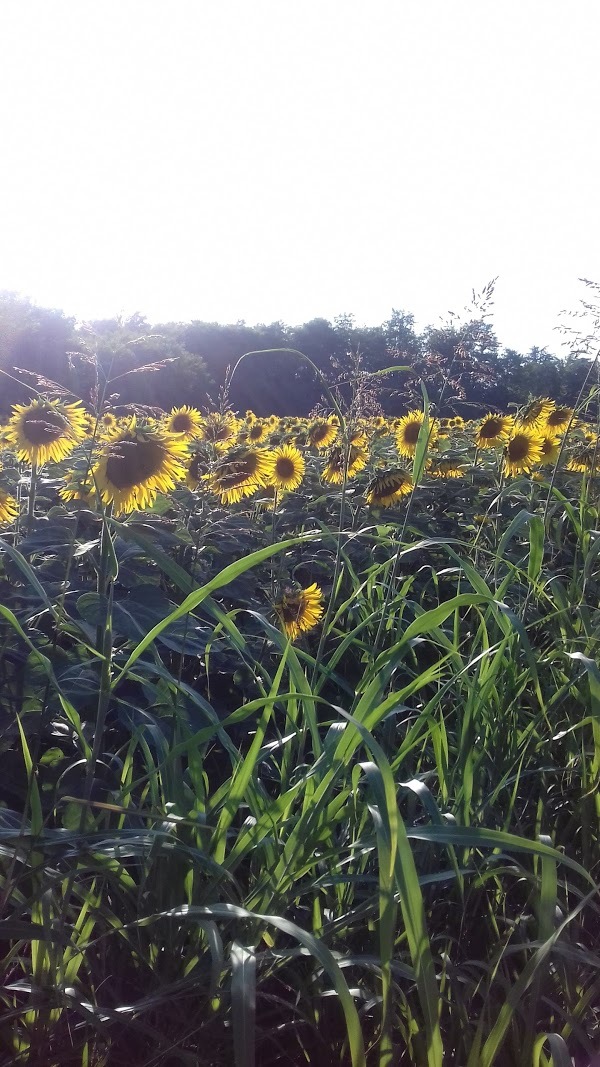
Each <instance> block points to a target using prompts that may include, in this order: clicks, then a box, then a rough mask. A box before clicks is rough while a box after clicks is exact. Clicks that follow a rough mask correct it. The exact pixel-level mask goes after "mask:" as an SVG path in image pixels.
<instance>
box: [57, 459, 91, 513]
mask: <svg viewBox="0 0 600 1067" xmlns="http://www.w3.org/2000/svg"><path fill="white" fill-rule="evenodd" d="M58 495H59V497H60V498H61V500H64V501H65V503H70V502H71V501H72V500H76V501H78V502H80V503H81V504H86V505H87V507H89V508H92V507H93V506H94V504H95V502H96V486H95V484H94V479H93V477H92V472H91V471H90V470H89V468H88V469H85V468H82V469H78V468H75V469H74V470H72V471H69V472H68V474H65V484H64V485H63V486H62V487H61V488H60V489H59V490H58Z"/></svg>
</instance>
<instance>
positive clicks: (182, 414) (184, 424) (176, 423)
mask: <svg viewBox="0 0 600 1067" xmlns="http://www.w3.org/2000/svg"><path fill="white" fill-rule="evenodd" d="M163 426H164V428H165V430H166V431H167V433H180V434H182V435H183V437H184V439H185V440H186V441H191V440H192V438H194V437H200V436H201V434H202V415H201V414H200V412H199V411H198V409H197V408H191V407H189V406H188V405H187V404H184V406H183V407H181V408H172V410H171V411H170V413H169V414H168V415H167V417H166V419H165V420H164V422H163Z"/></svg>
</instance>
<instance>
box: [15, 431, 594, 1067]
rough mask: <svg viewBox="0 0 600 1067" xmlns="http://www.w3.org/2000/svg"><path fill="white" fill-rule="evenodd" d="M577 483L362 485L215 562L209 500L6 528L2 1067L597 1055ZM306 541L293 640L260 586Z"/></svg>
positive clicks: (589, 491)
mask: <svg viewBox="0 0 600 1067" xmlns="http://www.w3.org/2000/svg"><path fill="white" fill-rule="evenodd" d="M427 438H428V428H427V424H425V426H424V430H423V433H422V436H421V439H420V442H419V451H418V456H417V462H418V464H420V469H421V471H422V470H423V467H424V463H425V458H426V449H427ZM574 484H575V482H574V481H572V482H570V483H568V484H567V483H566V482H564V481H561V479H557V478H554V477H553V478H551V479H550V480H549V481H547V482H532V481H531V480H529V479H522V480H521V481H519V480H517V481H514V482H512V483H511V484H510V487H508V486H506V485H502V484H500V485H499V486H498V491H497V494H496V496H495V498H494V500H493V502H492V504H490V507H489V508H488V512H489V514H486V515H485V516H483V517H481V518H478V519H475V518H474V515H473V512H474V509H475V503H474V499H475V496H476V487H472V486H470V483H469V486H467V489H465V494H466V496H465V498H464V500H463V502H462V503H459V504H458V505H455V511H454V513H453V514H452V508H451V506H450V505H451V504H452V502H449V501H447V500H446V502H445V503H443V502H442V500H443V498H442V494H443V492H444V490H443V488H440V489H439V499H438V498H436V495H435V493H434V494H433V496H431V494H430V496H429V497H428V496H427V494H426V493H423V494H421V495H420V496H419V495H418V494H415V495H414V498H411V500H412V503H411V505H410V508H407V510H406V511H405V512H404V518H403V521H402V522H401V523H398V522H392V521H388V520H386V518H385V516H376V517H375V518H374V519H373V520H372V521H370V522H369V523H368V524H364V523H363V521H362V520H361V516H360V513H359V510H358V509H357V508H355V507H354V506H353V503H352V499H351V496H349V497H348V498H346V486H345V484H344V485H343V486H342V493H341V500H342V510H341V514H342V521H341V522H340V523H339V525H338V526H337V527H336V525H335V524H334V523H331V522H329V523H328V522H327V521H325V519H322V520H319V517H318V515H317V517H316V518H315V519H314V521H313V518H312V517H311V516H307V517H306V519H305V521H304V529H299V528H298V525H299V524H298V523H297V521H296V519H293V520H290V524H291V525H293V524H294V522H295V524H296V530H295V533H294V535H293V536H288V534H290V530H289V529H287V528H286V526H285V524H282V525H283V527H284V528H283V530H282V537H281V539H280V540H276V541H274V543H268V544H265V545H263V546H262V547H260V548H258V549H256V550H247V551H244V552H242V553H238V555H237V558H233V561H232V562H228V563H227V565H226V566H225V567H223V568H222V569H220V570H215V568H212V570H211V568H210V567H206V566H205V561H204V559H203V556H202V551H201V546H200V533H199V532H198V537H197V539H196V541H194V530H193V528H192V526H191V525H190V524H189V522H188V523H187V524H186V525H184V526H183V527H180V528H179V529H178V530H176V531H175V532H173V530H172V529H171V528H170V527H169V526H168V525H165V524H163V525H161V523H160V522H154V523H153V522H152V521H141V520H140V519H139V517H137V518H136V517H135V516H134V517H133V518H132V519H131V520H128V521H122V520H119V519H118V518H115V517H114V516H112V515H110V514H109V513H106V512H104V513H102V514H101V515H100V516H99V517H94V518H93V519H89V518H88V519H87V520H84V521H88V522H89V523H91V528H90V529H87V530H86V531H85V535H84V534H82V532H81V526H80V525H77V523H79V524H80V523H81V521H82V520H81V516H79V517H78V518H77V522H75V523H74V522H71V521H70V518H71V517H67V518H66V519H65V518H64V516H58V515H57V516H54V517H53V516H52V513H51V512H49V518H50V521H48V522H46V523H45V525H40V526H38V528H37V529H34V530H33V532H31V533H30V534H29V535H28V536H25V537H24V539H22V540H21V542H20V544H19V545H18V546H16V545H14V544H11V543H9V541H6V540H5V541H4V542H2V543H1V544H0V547H1V548H2V559H3V561H4V563H3V566H4V573H5V576H6V580H8V578H9V577H10V576H11V575H13V576H18V582H17V581H15V586H16V587H18V602H17V603H16V604H13V607H8V606H5V605H0V614H1V616H2V640H3V652H4V655H3V659H2V679H1V680H2V690H1V691H2V693H3V694H4V696H3V700H4V712H5V723H4V728H3V734H2V751H1V752H0V759H1V761H2V771H3V773H4V776H5V783H6V789H5V804H4V806H3V807H2V809H0V878H1V882H0V894H1V900H2V912H1V918H0V940H1V943H2V948H1V952H2V959H3V968H2V973H3V983H2V990H1V993H0V996H1V999H2V1009H1V1011H0V1067H3V1065H7V1067H8V1065H9V1064H11V1065H12V1064H22V1065H25V1064H27V1065H29V1064H31V1065H40V1067H41V1065H44V1067H52V1065H54V1064H56V1065H61V1067H62V1065H66V1064H73V1065H78V1067H92V1065H93V1067H100V1065H111V1067H112V1065H118V1064H128V1065H130V1067H131V1065H132V1064H140V1065H141V1064H144V1065H153V1064H157V1065H159V1064H166V1065H175V1064H189V1065H192V1064H194V1065H195V1064H198V1065H200V1064H201V1065H207V1067H208V1065H212V1067H221V1065H225V1064H230V1063H234V1064H235V1065H236V1067H252V1065H254V1064H260V1065H261V1067H263V1065H264V1067H268V1065H270V1064H273V1065H276V1064H277V1065H279V1064H294V1065H296V1064H301V1063H307V1064H308V1063H310V1064H319V1065H321V1064H323V1065H328V1064H332V1065H333V1064H348V1065H352V1067H359V1065H363V1064H368V1065H373V1067H390V1065H392V1064H416V1065H418V1067H446V1065H454V1067H492V1065H494V1067H513V1065H515V1064H519V1065H520V1064H523V1065H526V1067H529V1065H531V1067H538V1065H544V1067H548V1065H549V1064H554V1065H556V1067H558V1065H564V1064H568V1063H573V1062H575V1063H576V1064H581V1065H583V1064H586V1063H589V1062H590V1060H591V1058H592V1056H593V1055H594V1051H595V1050H596V1049H597V1048H598V1046H599V1044H600V1027H599V1015H598V1005H599V1004H600V979H599V978H598V974H599V973H600V972H599V965H600V944H599V932H600V922H599V918H600V909H599V901H598V895H597V881H598V863H599V859H600V852H599V840H598V838H599V830H600V821H599V819H600V801H599V793H598V786H599V779H600V669H599V668H598V644H599V637H600V607H599V602H600V597H599V592H600V585H599V551H598V548H599V545H600V537H599V536H598V533H597V530H598V502H597V483H596V482H595V480H594V479H587V478H583V480H582V481H581V485H580V491H579V495H578V496H575V495H574V494H573V493H572V491H571V490H572V487H573V485H574ZM37 490H38V493H41V494H42V496H43V492H44V486H43V483H42V484H38V487H37ZM469 492H471V493H472V496H471V498H468V494H469ZM465 500H467V503H466V504H465ZM469 500H470V503H469V502H468V501H469ZM465 508H466V509H467V510H466V511H465ZM469 508H470V510H469ZM442 520H444V522H446V526H445V527H444V529H438V528H437V527H438V523H439V524H441V522H442ZM203 522H205V520H204V519H203ZM208 522H209V523H210V519H209V520H208ZM232 522H233V520H232ZM448 522H450V523H451V526H452V532H451V534H449V533H448ZM61 523H62V525H61ZM300 526H302V523H300ZM232 529H233V537H234V539H235V538H236V537H239V536H241V534H240V532H239V527H235V526H233V527H232ZM202 533H203V537H204V542H203V546H202V547H203V548H204V549H206V547H207V545H209V544H210V536H209V534H210V527H209V526H207V525H205V526H203V527H202ZM218 535H219V537H220V538H221V548H222V545H223V539H224V538H225V537H226V536H227V531H226V526H225V527H219V528H218ZM54 536H55V537H56V540H55V541H53V540H52V538H53V537H54ZM244 536H246V535H245V534H244ZM28 538H29V539H28ZM290 553H296V554H297V555H298V559H299V565H302V566H304V567H305V568H308V569H311V571H312V573H317V574H324V575H330V576H331V581H330V584H329V588H328V594H329V603H328V608H327V612H326V614H325V621H324V627H323V631H322V633H321V635H320V636H319V637H318V638H317V639H315V640H312V641H310V640H309V641H305V642H300V643H299V644H298V645H297V646H296V645H292V644H291V643H290V642H289V641H288V640H287V639H286V638H285V636H284V634H283V633H282V632H281V631H280V629H279V628H277V627H276V626H274V625H273V622H272V621H271V619H270V618H269V617H268V614H267V613H266V612H265V611H262V610H261V607H260V605H261V601H260V599H259V597H258V596H257V595H256V589H257V587H259V586H260V585H261V583H262V584H263V585H268V584H269V581H268V580H265V579H266V578H267V576H268V578H269V579H270V574H271V571H270V568H271V567H272V566H275V565H276V563H277V561H278V560H280V559H284V558H287V557H289V554H290ZM234 555H235V553H234ZM40 560H42V563H43V566H44V567H47V568H49V569H50V574H49V576H48V574H47V573H46V571H44V572H43V578H44V580H43V581H41V580H40V577H39V574H40V571H39V563H40ZM74 561H77V565H78V566H82V567H86V566H87V567H89V569H90V572H91V573H93V575H94V591H93V592H86V593H84V594H83V595H81V596H78V597H77V599H74V598H72V597H71V596H70V595H69V592H68V589H66V587H65V584H64V582H62V581H61V575H62V576H63V577H64V572H65V570H64V569H65V568H67V569H70V568H71V566H72V565H73V564H74ZM61 568H62V570H61ZM203 568H205V569H203ZM140 575H141V578H140V581H145V582H146V583H147V584H149V585H151V586H152V589H151V592H152V596H150V595H148V596H147V598H146V600H145V601H144V600H143V599H142V600H138V601H136V603H137V609H136V610H134V609H133V608H131V607H130V609H129V614H127V611H126V607H123V605H122V603H121V602H119V601H118V600H117V599H115V597H114V595H113V594H114V590H115V587H116V585H117V583H118V582H120V581H123V582H125V581H128V582H129V583H130V585H129V588H132V587H135V582H136V580H137V579H138V578H139V576H140ZM245 583H246V584H245ZM232 591H237V594H236V595H234V593H233V592H232ZM236 596H237V599H236ZM240 598H241V599H240ZM240 603H242V604H245V606H244V607H240V606H239V604H240ZM13 608H14V610H13ZM136 611H137V614H136Z"/></svg>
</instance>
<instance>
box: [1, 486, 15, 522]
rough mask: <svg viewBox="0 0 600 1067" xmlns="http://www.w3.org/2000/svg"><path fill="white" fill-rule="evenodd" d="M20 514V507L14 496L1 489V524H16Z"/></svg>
mask: <svg viewBox="0 0 600 1067" xmlns="http://www.w3.org/2000/svg"><path fill="white" fill-rule="evenodd" d="M18 514H19V505H18V504H17V501H16V500H15V498H14V496H11V495H10V493H5V492H4V490H3V489H0V523H2V525H3V526H4V525H8V523H11V522H14V520H15V519H16V517H17V515H18Z"/></svg>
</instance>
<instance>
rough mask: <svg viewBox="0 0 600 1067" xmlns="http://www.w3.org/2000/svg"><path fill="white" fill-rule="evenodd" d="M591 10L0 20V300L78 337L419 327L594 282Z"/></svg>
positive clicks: (594, 12) (68, 10)
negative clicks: (52, 314) (46, 310)
mask: <svg viewBox="0 0 600 1067" xmlns="http://www.w3.org/2000/svg"><path fill="white" fill-rule="evenodd" d="M599 39H600V5H599V4H598V3H597V0H590V2H585V0H573V2H572V3H569V4H559V3H555V4H548V3H546V2H542V0H528V2H527V3H524V2H523V0H503V2H502V3H482V2H481V0H453V2H452V3H448V2H447V0H425V2H421V3H418V2H417V0H369V2H368V3H365V2H364V0H357V2H355V0H344V2H342V0H304V2H303V3H294V2H292V0H252V3H248V2H247V0H221V2H219V3H217V2H213V0H177V2H176V3H169V2H167V0H103V2H102V3H97V2H92V0H53V3H51V4H49V3H48V2H47V0H21V3H20V4H18V5H17V4H4V5H1V6H0V146H1V166H0V288H2V289H10V290H15V291H18V292H22V293H24V294H26V295H28V296H29V297H31V298H32V299H33V300H34V301H35V302H37V303H39V304H42V305H43V306H52V307H60V308H63V309H64V310H65V311H66V312H67V313H68V314H72V315H75V316H76V317H77V318H79V319H90V318H101V317H111V316H112V315H114V314H115V313H117V312H121V313H123V312H124V313H129V312H133V311H139V312H141V313H143V314H145V315H146V316H147V318H148V319H149V320H150V321H151V322H160V321H173V320H178V321H186V320H189V319H192V318H195V319H203V320H208V321H217V322H236V321H238V320H240V319H244V320H246V321H247V322H248V323H250V324H253V323H257V322H272V321H276V320H282V321H284V322H287V323H289V324H297V323H300V322H304V321H307V320H309V319H311V318H315V317H318V316H322V317H325V318H328V319H332V318H333V317H334V316H336V315H338V314H342V313H348V312H349V313H353V314H354V315H355V317H356V320H357V322H359V323H361V324H370V325H376V324H380V323H381V322H383V321H384V320H385V319H386V318H388V317H389V315H390V312H391V310H392V308H398V309H403V310H405V311H407V312H410V313H412V314H414V316H415V318H416V320H417V323H418V324H419V325H421V326H422V325H425V324H427V323H432V324H437V323H439V321H440V319H444V318H445V317H446V314H447V312H448V311H450V310H451V311H454V312H456V313H460V312H461V309H462V308H463V307H464V306H465V305H466V304H468V302H469V300H470V296H471V292H472V290H473V289H475V290H477V291H479V290H480V289H481V288H482V287H483V286H484V285H485V284H486V283H487V282H488V281H489V280H490V279H491V278H495V277H497V278H498V281H497V283H496V290H495V306H494V316H493V320H492V321H493V323H494V325H495V328H496V332H497V334H498V337H499V339H500V341H501V343H502V344H504V345H506V346H507V347H514V348H519V349H521V350H526V349H528V348H529V347H530V346H532V345H540V346H543V345H546V346H548V348H549V349H550V350H551V351H560V342H561V338H560V336H559V335H558V334H557V333H556V332H555V329H554V328H555V327H556V325H557V324H558V322H559V312H560V311H561V309H563V308H568V309H573V308H575V307H576V306H577V302H578V300H579V299H580V297H581V296H583V291H582V286H581V284H580V283H579V282H578V278H580V277H582V276H583V277H588V278H592V279H594V280H597V281H600V212H599V211H598V200H599V193H598V188H599V177H598V156H599V149H598V114H597V102H598V100H599V99H600V93H599V90H600V64H598V61H597V45H598V40H599Z"/></svg>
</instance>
